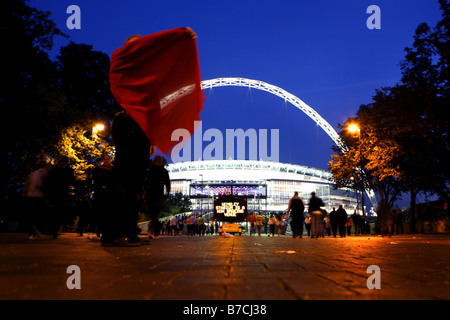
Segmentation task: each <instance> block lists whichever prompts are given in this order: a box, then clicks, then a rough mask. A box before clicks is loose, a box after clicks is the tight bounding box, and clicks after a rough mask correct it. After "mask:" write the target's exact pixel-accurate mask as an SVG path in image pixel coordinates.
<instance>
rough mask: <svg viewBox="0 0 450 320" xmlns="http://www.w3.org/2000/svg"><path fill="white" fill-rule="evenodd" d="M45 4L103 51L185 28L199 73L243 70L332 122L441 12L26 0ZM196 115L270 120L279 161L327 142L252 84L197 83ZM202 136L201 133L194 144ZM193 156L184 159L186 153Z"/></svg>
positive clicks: (326, 149) (306, 4)
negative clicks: (201, 95)
mask: <svg viewBox="0 0 450 320" xmlns="http://www.w3.org/2000/svg"><path fill="white" fill-rule="evenodd" d="M29 4H30V5H31V6H33V7H36V8H38V9H41V10H45V11H51V12H52V15H51V18H52V19H53V20H54V21H55V22H56V23H57V26H58V27H59V28H60V29H61V30H62V31H63V32H64V33H66V34H67V35H69V36H70V38H69V39H64V38H62V37H59V38H57V39H55V40H56V45H55V48H54V50H53V51H52V52H51V53H50V56H51V58H52V59H55V58H56V56H57V54H58V52H59V47H60V46H62V45H66V44H68V42H69V41H73V42H75V43H84V44H89V45H93V48H94V50H98V51H102V52H104V53H106V54H108V55H109V56H111V54H112V52H113V51H114V50H115V49H117V48H118V47H120V46H122V44H123V42H124V40H125V39H126V38H127V37H128V36H129V35H131V34H136V33H138V34H142V35H146V34H150V33H154V32H157V31H161V30H166V29H172V28H175V27H185V26H189V27H191V28H192V29H193V30H194V31H195V32H196V33H197V35H198V38H197V41H198V51H199V57H200V67H201V74H202V79H203V80H207V79H213V78H218V77H243V78H249V79H255V80H261V81H264V82H267V83H269V84H273V85H276V86H279V87H281V88H283V89H285V90H286V91H288V92H290V93H292V94H293V95H295V96H297V97H299V98H300V99H302V100H303V101H304V102H305V103H307V104H308V105H309V106H311V107H312V108H313V109H315V110H316V111H317V112H318V113H319V114H320V115H321V116H322V117H323V118H325V120H326V121H328V122H329V123H330V124H331V125H332V126H333V127H334V128H335V129H336V130H338V129H337V125H338V124H339V123H341V124H342V123H344V121H345V120H346V119H347V118H349V117H351V116H354V115H355V113H356V111H357V110H358V108H359V106H360V105H361V104H367V103H370V102H371V98H372V96H373V95H374V94H375V90H376V89H379V88H381V87H387V86H393V85H395V84H396V83H397V82H398V81H399V80H400V77H401V72H400V67H399V63H400V61H401V60H402V59H403V58H404V56H405V52H404V48H405V47H407V46H409V47H411V46H412V43H413V36H414V32H415V29H416V27H417V26H418V25H419V24H420V23H422V22H427V23H428V24H429V25H430V26H435V25H436V22H437V21H439V20H440V19H441V11H440V9H439V4H438V2H437V1H435V0H416V1H405V0H402V1H400V0H389V1H382V0H376V1H364V0H346V1H333V0H327V1H325V0H320V1H282V0H280V1H262V0H258V1H247V0H240V1H234V0H227V1H211V0H208V1H177V0H174V1H165V0H158V1H153V0H148V1H147V0H146V1H144V0H127V1H123V0H120V1H119V0H108V1H106V0H88V1H87V0H70V1H66V0H32V1H30V2H29ZM70 5H77V6H79V8H80V9H81V29H73V30H70V29H68V28H67V26H66V21H67V19H68V18H69V17H70V15H71V14H70V13H66V10H67V8H68V7H69V6H70ZM370 5H377V6H378V7H379V8H380V9H381V16H380V17H381V19H380V22H381V29H372V30H371V29H369V28H368V27H367V25H366V21H367V19H368V18H369V17H370V16H371V13H366V10H367V8H368V7H369V6H370ZM205 94H206V97H207V100H206V102H205V103H204V109H203V112H202V114H201V118H202V122H203V132H204V131H205V130H207V129H208V128H217V129H220V130H221V131H222V132H223V135H224V137H225V130H226V129H238V128H242V129H244V130H247V129H249V128H253V129H255V130H257V131H258V130H259V129H268V130H269V132H270V129H279V130H280V131H279V132H280V154H279V161H280V162H289V163H295V164H302V165H307V166H313V167H317V168H321V169H325V170H327V169H328V166H327V163H328V161H330V160H331V157H330V154H331V153H332V150H331V146H332V145H333V141H332V140H331V139H330V138H329V137H328V135H327V134H326V133H325V132H324V131H323V130H322V129H321V128H320V127H318V126H317V125H316V123H315V122H314V121H313V120H311V119H310V118H309V117H307V116H306V115H305V114H304V113H303V112H302V111H300V110H298V109H296V108H295V107H293V106H292V105H290V104H286V103H285V101H284V100H282V99H280V98H278V97H276V96H274V95H272V94H270V93H266V92H262V91H260V90H255V89H251V90H250V89H248V88H243V87H221V88H214V89H212V90H205ZM207 144H208V142H205V143H204V145H203V148H204V147H205V146H206V145H207ZM192 160H194V159H192Z"/></svg>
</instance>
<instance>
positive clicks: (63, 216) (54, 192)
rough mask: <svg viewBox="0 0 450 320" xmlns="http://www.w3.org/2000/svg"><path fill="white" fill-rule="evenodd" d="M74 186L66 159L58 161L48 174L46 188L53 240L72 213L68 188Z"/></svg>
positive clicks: (73, 177)
mask: <svg viewBox="0 0 450 320" xmlns="http://www.w3.org/2000/svg"><path fill="white" fill-rule="evenodd" d="M74 185H75V176H74V172H73V169H72V168H71V167H70V166H69V164H68V160H67V158H65V157H62V158H60V159H58V160H57V161H56V164H55V165H54V166H53V167H52V168H51V169H50V171H49V173H48V178H47V187H46V194H47V199H48V201H49V204H50V210H51V225H52V228H51V229H52V234H53V238H55V239H56V238H57V237H58V232H59V230H60V229H61V226H62V225H63V224H65V223H66V222H67V221H66V220H67V217H68V216H69V214H71V213H72V210H71V209H72V208H71V194H70V193H71V191H70V187H71V186H74Z"/></svg>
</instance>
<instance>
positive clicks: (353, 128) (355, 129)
mask: <svg viewBox="0 0 450 320" xmlns="http://www.w3.org/2000/svg"><path fill="white" fill-rule="evenodd" d="M347 130H348V131H349V132H351V133H353V134H355V135H357V136H358V151H359V157H361V129H360V127H359V126H358V124H356V123H352V124H349V125H348V127H347ZM356 171H357V172H358V174H357V176H358V177H359V180H360V182H361V213H362V216H364V182H363V173H362V169H361V168H360V167H358V168H356Z"/></svg>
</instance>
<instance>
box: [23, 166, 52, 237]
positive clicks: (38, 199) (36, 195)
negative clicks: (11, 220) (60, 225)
mask: <svg viewBox="0 0 450 320" xmlns="http://www.w3.org/2000/svg"><path fill="white" fill-rule="evenodd" d="M47 177H48V169H47V168H46V167H41V168H39V169H36V170H34V171H33V172H31V173H30V174H29V175H28V177H27V179H26V181H25V185H24V188H23V197H24V199H23V200H24V221H25V225H26V229H27V232H28V239H29V240H34V239H39V238H46V237H47V236H46V235H45V233H48V232H49V223H50V219H49V218H50V216H49V208H48V206H47V203H46V198H45V193H44V192H45V187H46V182H47Z"/></svg>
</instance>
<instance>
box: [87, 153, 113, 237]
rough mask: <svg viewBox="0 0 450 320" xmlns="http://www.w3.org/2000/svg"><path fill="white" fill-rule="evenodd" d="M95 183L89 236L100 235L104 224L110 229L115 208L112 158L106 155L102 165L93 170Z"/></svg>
mask: <svg viewBox="0 0 450 320" xmlns="http://www.w3.org/2000/svg"><path fill="white" fill-rule="evenodd" d="M92 180H93V183H94V199H93V204H92V210H91V216H90V217H89V230H88V232H89V237H90V238H91V237H93V234H94V233H97V236H100V231H101V229H102V228H104V226H106V228H107V229H108V227H110V225H109V221H108V220H109V215H110V214H111V211H112V210H113V201H114V198H113V195H114V194H113V187H114V184H113V182H114V179H113V166H112V163H111V158H110V157H109V156H108V155H104V156H103V159H102V162H101V163H100V165H98V166H97V167H95V168H94V170H93V172H92Z"/></svg>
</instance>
